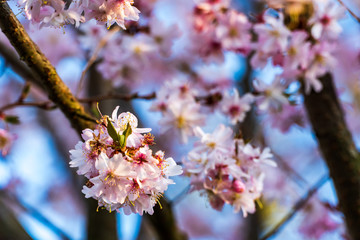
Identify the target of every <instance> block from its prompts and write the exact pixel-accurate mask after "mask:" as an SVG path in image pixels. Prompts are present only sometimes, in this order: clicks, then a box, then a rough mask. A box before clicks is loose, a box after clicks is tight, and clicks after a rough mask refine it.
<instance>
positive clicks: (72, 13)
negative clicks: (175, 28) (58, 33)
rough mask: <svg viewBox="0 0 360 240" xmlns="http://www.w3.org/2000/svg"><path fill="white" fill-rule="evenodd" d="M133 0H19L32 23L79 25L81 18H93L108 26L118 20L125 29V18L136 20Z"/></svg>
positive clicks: (57, 25)
mask: <svg viewBox="0 0 360 240" xmlns="http://www.w3.org/2000/svg"><path fill="white" fill-rule="evenodd" d="M133 4H134V2H133V0H120V1H119V0H110V1H108V0H100V1H99V0H84V1H83V0H80V1H70V5H69V6H67V2H66V1H62V0H48V1H43V0H20V1H19V5H20V6H21V7H22V8H23V11H24V13H25V16H26V17H27V18H28V19H29V20H30V21H31V23H33V24H36V25H39V27H43V26H53V27H62V26H64V25H66V24H75V26H77V27H78V26H79V25H80V22H85V21H89V20H91V19H95V20H96V21H97V22H98V23H99V24H106V25H107V26H108V27H110V26H111V25H112V24H114V23H117V24H118V25H119V26H120V27H122V28H124V29H125V20H133V21H137V20H139V13H140V11H139V10H138V9H137V8H136V7H134V6H133Z"/></svg>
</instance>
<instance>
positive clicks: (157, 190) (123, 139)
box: [70, 107, 182, 215]
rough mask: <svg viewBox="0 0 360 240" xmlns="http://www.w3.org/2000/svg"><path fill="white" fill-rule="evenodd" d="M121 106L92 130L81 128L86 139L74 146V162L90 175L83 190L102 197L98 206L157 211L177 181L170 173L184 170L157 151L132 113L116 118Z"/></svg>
mask: <svg viewBox="0 0 360 240" xmlns="http://www.w3.org/2000/svg"><path fill="white" fill-rule="evenodd" d="M118 108H119V107H117V108H115V110H114V111H113V113H112V117H111V118H110V117H109V116H103V117H102V118H101V119H100V121H99V124H98V125H97V126H96V128H95V129H94V130H91V129H85V130H84V131H83V133H82V138H83V140H84V142H83V141H79V142H78V143H77V144H76V146H75V149H73V150H70V154H71V155H70V158H71V159H72V161H71V162H70V166H71V167H76V168H78V170H77V173H78V174H79V175H84V176H85V177H86V178H88V179H89V180H88V182H87V183H86V185H85V186H84V187H83V193H84V194H85V197H87V198H90V197H92V198H94V199H96V200H98V202H99V207H104V208H106V209H108V210H109V211H110V212H111V211H112V210H117V211H118V210H119V209H120V208H122V209H123V211H124V213H125V214H130V213H139V214H140V215H142V214H143V212H147V213H149V214H153V212H154V210H153V207H154V206H155V204H156V203H157V202H159V198H161V197H162V196H163V193H164V191H165V190H166V189H167V187H168V185H169V184H174V181H173V180H171V179H169V177H171V176H176V175H179V174H181V173H182V168H181V166H179V165H177V164H176V162H175V161H174V160H173V159H172V158H165V154H164V152H163V151H157V152H156V153H153V152H152V150H151V149H150V147H149V146H151V145H153V144H154V137H153V136H152V135H151V134H150V133H149V132H150V131H151V129H149V128H138V127H137V126H138V120H137V118H136V117H135V116H134V115H133V114H132V113H129V112H126V113H125V112H124V113H121V114H120V115H119V116H117V112H118ZM144 133H147V134H145V135H144Z"/></svg>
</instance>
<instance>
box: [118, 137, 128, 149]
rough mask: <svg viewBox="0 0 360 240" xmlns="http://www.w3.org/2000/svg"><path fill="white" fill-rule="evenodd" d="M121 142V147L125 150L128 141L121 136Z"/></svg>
mask: <svg viewBox="0 0 360 240" xmlns="http://www.w3.org/2000/svg"><path fill="white" fill-rule="evenodd" d="M119 142H120V147H121V148H123V147H125V146H126V139H125V136H124V135H120V136H119Z"/></svg>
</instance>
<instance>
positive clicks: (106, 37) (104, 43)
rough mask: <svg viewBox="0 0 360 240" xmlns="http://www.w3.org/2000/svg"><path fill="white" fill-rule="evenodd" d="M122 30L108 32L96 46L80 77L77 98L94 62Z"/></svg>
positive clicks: (115, 28) (114, 29) (115, 29)
mask: <svg viewBox="0 0 360 240" xmlns="http://www.w3.org/2000/svg"><path fill="white" fill-rule="evenodd" d="M119 30H120V28H119V27H114V28H112V29H111V30H110V31H109V32H107V34H106V35H105V36H104V37H103V38H102V39H101V40H100V42H99V44H98V45H97V46H96V48H95V50H94V53H93V55H92V56H91V58H90V59H89V61H88V62H87V64H86V66H85V68H84V70H83V71H82V73H81V77H80V81H79V84H78V86H77V89H76V94H75V96H79V94H80V91H81V88H82V85H83V82H84V80H85V76H86V72H87V71H88V70H89V68H90V67H91V66H92V65H93V64H94V62H95V61H96V59H97V57H98V55H99V53H100V51H101V49H102V48H103V47H104V46H105V45H106V43H107V42H108V41H109V39H110V38H111V37H112V36H113V35H114V34H115V33H117V32H118V31H119Z"/></svg>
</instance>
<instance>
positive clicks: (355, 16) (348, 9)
mask: <svg viewBox="0 0 360 240" xmlns="http://www.w3.org/2000/svg"><path fill="white" fill-rule="evenodd" d="M338 2H339V3H340V4H341V5H342V6H343V7H344V8H346V10H347V11H348V12H349V13H350V14H351V16H353V17H354V18H355V20H356V21H358V23H360V18H359V17H358V16H357V15H356V14H355V13H354V12H353V11H352V10H351V9H350V8H348V7H347V6H346V5H345V3H344V2H343V1H342V0H338Z"/></svg>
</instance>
